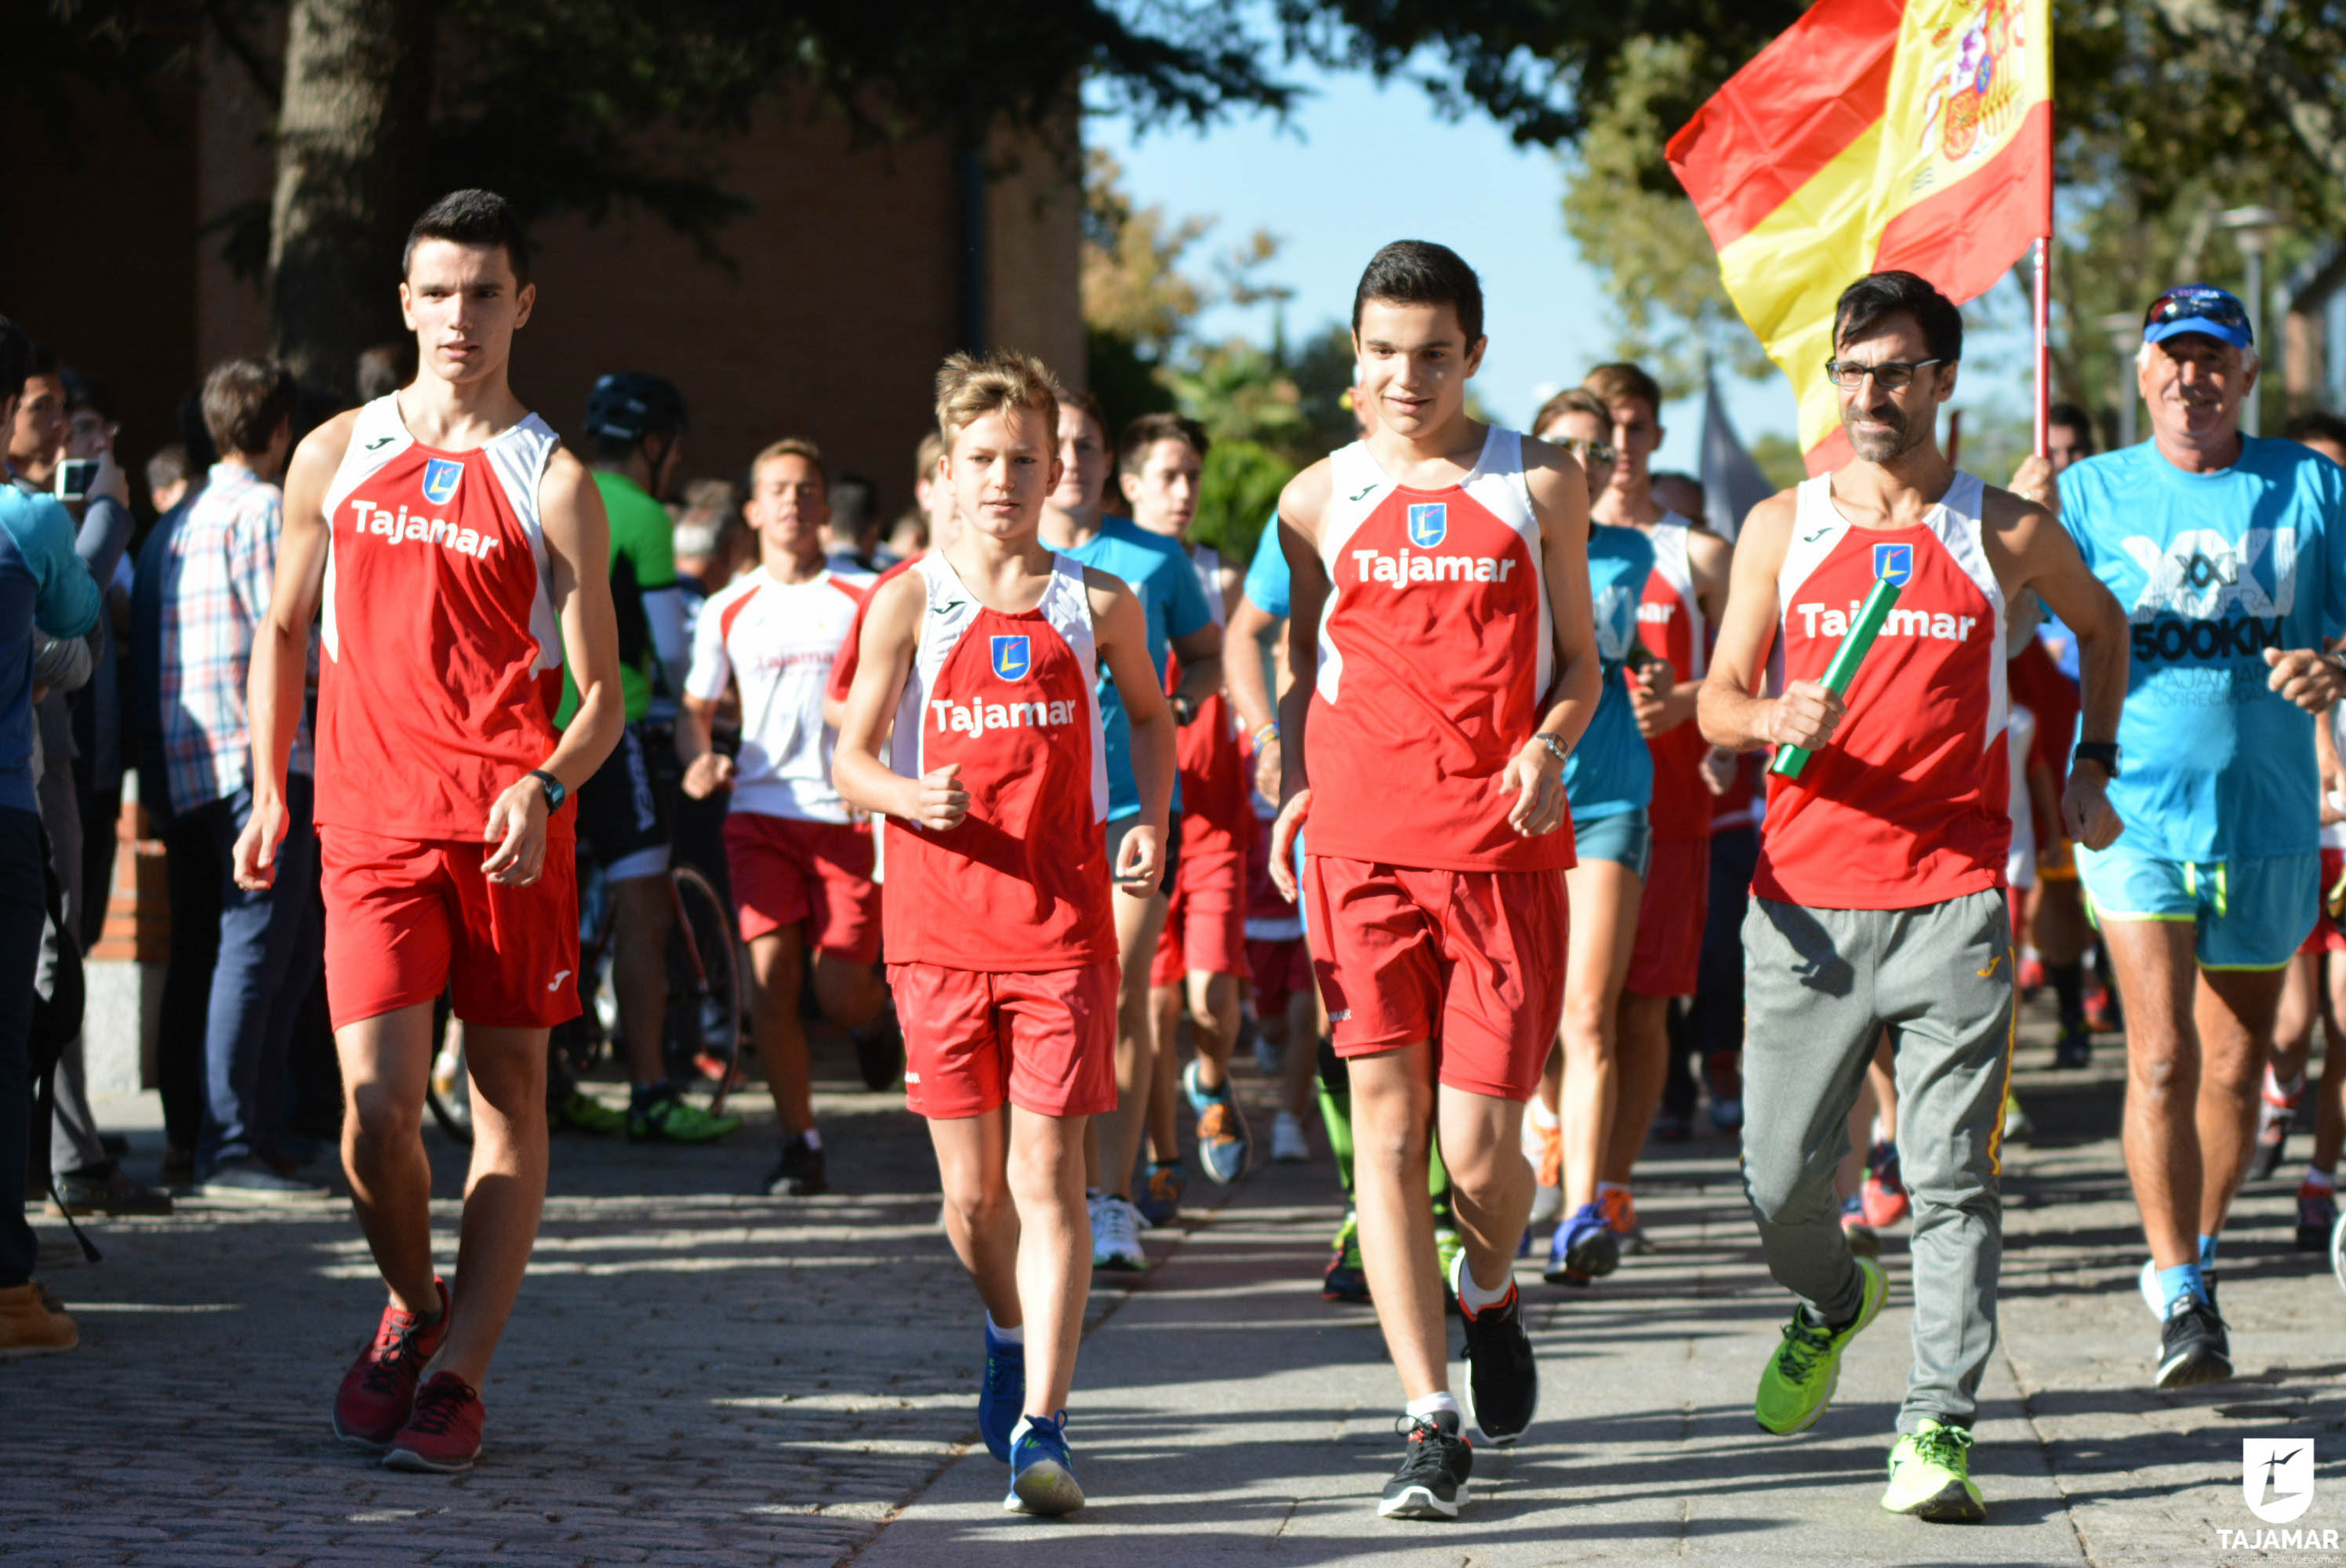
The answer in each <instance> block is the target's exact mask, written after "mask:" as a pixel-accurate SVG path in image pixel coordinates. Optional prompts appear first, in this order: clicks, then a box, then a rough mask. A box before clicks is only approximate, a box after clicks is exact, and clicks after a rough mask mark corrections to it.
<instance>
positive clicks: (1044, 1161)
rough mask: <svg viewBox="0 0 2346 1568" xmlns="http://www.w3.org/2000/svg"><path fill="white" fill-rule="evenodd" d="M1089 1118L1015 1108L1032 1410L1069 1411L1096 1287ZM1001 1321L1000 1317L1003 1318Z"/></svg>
mask: <svg viewBox="0 0 2346 1568" xmlns="http://www.w3.org/2000/svg"><path fill="white" fill-rule="evenodd" d="M1087 1120H1089V1118H1088V1117H1085V1116H1045V1115H1037V1114H1036V1113H1035V1112H1033V1111H1028V1110H1023V1109H1021V1108H1019V1107H1018V1106H1015V1105H1014V1106H1012V1107H1011V1108H1010V1158H1009V1184H1010V1196H1011V1201H1012V1202H1013V1203H1015V1205H1016V1206H1017V1215H1016V1217H1015V1220H1014V1223H1015V1225H1016V1226H1017V1227H1018V1300H1019V1305H1020V1308H1021V1309H1022V1310H1023V1311H1024V1312H1025V1321H1026V1409H1025V1412H1024V1413H1025V1414H1027V1415H1030V1416H1052V1415H1056V1414H1057V1413H1058V1412H1059V1411H1060V1410H1065V1409H1066V1404H1067V1391H1068V1390H1069V1389H1070V1388H1071V1387H1072V1386H1073V1384H1074V1382H1075V1376H1076V1344H1077V1342H1078V1341H1080V1340H1081V1339H1083V1334H1084V1301H1085V1298H1086V1297H1087V1296H1088V1295H1089V1293H1090V1291H1091V1283H1092V1274H1091V1268H1092V1231H1091V1220H1090V1217H1089V1216H1088V1214H1087V1213H1086V1208H1085V1204H1084V1161H1083V1145H1084V1128H1083V1124H1084V1123H1085V1122H1086V1121H1087ZM997 1321H999V1319H997Z"/></svg>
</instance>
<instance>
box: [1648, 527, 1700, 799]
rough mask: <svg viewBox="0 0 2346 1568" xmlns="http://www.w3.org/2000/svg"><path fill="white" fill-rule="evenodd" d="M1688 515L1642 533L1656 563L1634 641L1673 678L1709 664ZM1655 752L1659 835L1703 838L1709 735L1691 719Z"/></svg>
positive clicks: (1656, 743) (1695, 673)
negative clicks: (1704, 766)
mask: <svg viewBox="0 0 2346 1568" xmlns="http://www.w3.org/2000/svg"><path fill="white" fill-rule="evenodd" d="M1688 527H1689V524H1688V522H1687V520H1686V519H1685V518H1683V517H1681V516H1679V515H1678V514H1677V513H1675V512H1672V513H1668V514H1666V515H1664V517H1663V518H1662V520H1661V521H1660V522H1658V523H1657V524H1654V525H1653V527H1652V529H1651V530H1649V531H1648V533H1647V537H1648V538H1650V539H1651V540H1652V541H1653V545H1654V569H1653V572H1652V573H1651V575H1648V576H1647V578H1646V596H1645V599H1644V601H1643V602H1642V603H1640V604H1639V605H1638V606H1637V640H1638V641H1639V642H1642V643H1644V644H1645V645H1646V648H1647V651H1648V652H1650V653H1653V654H1656V655H1658V656H1659V657H1662V658H1666V659H1668V660H1669V662H1670V674H1671V676H1672V677H1673V678H1674V679H1675V680H1676V681H1677V682H1678V685H1680V686H1684V685H1686V684H1687V683H1688V682H1689V681H1698V680H1700V679H1701V678H1702V677H1703V671H1704V670H1705V669H1706V668H1707V667H1708V666H1709V653H1710V649H1709V627H1708V626H1705V625H1704V624H1703V613H1702V601H1701V600H1700V599H1698V598H1697V597H1696V596H1695V590H1694V566H1693V564H1692V562H1691V561H1689V560H1688V555H1687V530H1688ZM1709 748H1710V747H1709V742H1708V741H1706V740H1704V739H1703V738H1702V727H1701V726H1700V725H1698V724H1697V723H1696V722H1695V721H1694V720H1692V719H1688V720H1687V722H1685V723H1684V724H1681V725H1679V726H1678V728H1676V729H1672V730H1669V731H1667V732H1666V733H1664V734H1661V735H1657V736H1655V737H1654V738H1652V739H1650V740H1648V741H1647V749H1648V750H1650V751H1651V752H1653V754H1654V799H1653V805H1652V807H1651V809H1650V812H1649V815H1650V817H1651V819H1652V820H1653V825H1654V837H1655V838H1657V839H1708V838H1709V837H1710V819H1711V812H1712V808H1713V804H1714V800H1713V797H1712V795H1711V793H1710V789H1709V786H1707V785H1705V784H1704V783H1703V781H1702V759H1703V754H1704V753H1705V752H1706V751H1708V750H1709Z"/></svg>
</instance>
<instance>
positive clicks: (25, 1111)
mask: <svg viewBox="0 0 2346 1568" xmlns="http://www.w3.org/2000/svg"><path fill="white" fill-rule="evenodd" d="M28 357H29V355H28V345H27V344H26V341H25V336H24V334H23V333H22V332H20V331H17V329H16V328H15V326H14V325H13V324H12V323H10V322H8V321H5V319H0V429H5V428H7V426H8V425H9V424H10V423H11V422H13V421H14V420H15V413H16V398H17V395H18V393H19V392H21V391H22V389H23V387H24V384H25V368H26V361H27V360H28ZM97 612H98V595H97V583H96V582H95V581H94V580H93V579H92V578H91V576H90V575H89V573H88V571H87V569H85V568H84V567H83V565H82V564H81V559H80V557H79V556H77V555H75V554H74V523H73V518H72V517H71V516H70V515H69V514H67V513H66V509H65V508H64V507H63V506H62V505H60V504H58V503H57V502H56V501H54V500H52V499H50V498H49V497H47V496H36V495H28V494H25V493H24V492H22V491H20V490H17V489H16V488H15V487H14V486H11V485H6V484H0V1353H14V1354H26V1353H31V1352H36V1351H42V1350H69V1349H73V1347H74V1346H75V1345H76V1344H77V1343H79V1342H80V1334H79V1331H78V1330H77V1329H76V1328H75V1327H74V1321H73V1319H71V1318H68V1317H67V1316H66V1314H65V1313H63V1312H62V1311H59V1310H57V1309H56V1308H54V1307H52V1306H50V1305H49V1303H48V1301H47V1299H46V1298H45V1297H44V1296H43V1294H42V1291H41V1288H40V1287H39V1286H38V1285H36V1284H35V1283H34V1282H33V1259H34V1243H33V1231H32V1227H30V1226H28V1225H26V1223H25V1168H26V1154H27V1143H28V1139H29V1135H30V1133H31V1128H32V1085H31V1081H30V1047H31V1039H32V1027H33V1004H34V1003H33V972H34V966H35V964H36V962H38V959H39V956H40V949H41V928H42V925H43V922H44V921H46V918H47V913H48V895H47V890H46V882H45V881H44V876H43V862H44V860H45V858H46V856H45V851H44V850H43V848H42V841H41V820H40V815H39V808H38V806H37V804H36V798H35V795H34V784H33V632H34V630H35V628H36V627H37V628H38V629H40V630H41V631H44V632H46V633H47V634H48V635H49V636H55V637H86V636H89V635H90V633H91V632H92V631H93V630H95V629H96V627H97Z"/></svg>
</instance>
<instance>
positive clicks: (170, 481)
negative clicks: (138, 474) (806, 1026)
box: [147, 441, 196, 490]
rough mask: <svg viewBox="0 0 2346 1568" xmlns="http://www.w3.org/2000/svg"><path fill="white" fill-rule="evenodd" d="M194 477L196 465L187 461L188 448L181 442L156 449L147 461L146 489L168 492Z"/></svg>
mask: <svg viewBox="0 0 2346 1568" xmlns="http://www.w3.org/2000/svg"><path fill="white" fill-rule="evenodd" d="M195 476H196V465H195V464H194V463H191V462H189V460H188V448H187V445H186V443H183V442H177V441H174V442H171V443H168V444H167V445H164V446H160V447H158V448H157V449H156V451H155V455H154V456H152V457H150V458H148V460H147V488H148V489H149V490H168V489H169V488H170V487H171V486H172V485H174V484H179V482H180V481H181V480H183V479H193V478H194V477H195Z"/></svg>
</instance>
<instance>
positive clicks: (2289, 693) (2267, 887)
mask: <svg viewBox="0 0 2346 1568" xmlns="http://www.w3.org/2000/svg"><path fill="white" fill-rule="evenodd" d="M2137 365H2138V367H2139V370H2138V380H2139V384H2140V388H2141V392H2142V395H2143V398H2144V401H2145V402H2147V405H2148V407H2149V411H2150V425H2151V439H2150V440H2149V441H2147V442H2144V443H2141V444H2139V445H2137V446H2133V447H2129V448H2127V449H2125V450H2123V451H2119V452H2113V453H2106V454H2104V455H2102V456H2100V457H2093V458H2087V459H2086V460H2085V461H2083V462H2080V463H2073V464H2071V465H2070V466H2069V467H2068V468H2067V469H2066V470H2065V471H2064V472H2063V473H2062V474H2061V477H2060V481H2059V503H2060V509H2061V520H2062V522H2063V524H2065V525H2066V527H2067V528H2068V530H2069V532H2070V534H2071V535H2074V536H2075V537H2076V541H2077V546H2078V548H2079V550H2080V551H2081V552H2082V553H2083V554H2084V555H2085V558H2086V565H2088V566H2090V567H2091V568H2092V569H2093V571H2094V573H2095V575H2096V576H2098V577H2100V578H2101V580H2102V581H2103V582H2104V583H2105V584H2106V585H2108V586H2109V588H2110V590H2111V592H2112V593H2114V594H2115V595H2116V596H2117V599H2118V602H2119V603H2120V604H2121V605H2123V606H2125V607H2126V609H2127V618H2128V620H2129V621H2130V623H2131V628H2130V629H2131V632H2132V658H2131V661H2130V663H2129V667H2128V670H2127V703H2126V711H2125V716H2124V718H2122V720H2121V721H2120V723H2119V726H2118V748H2119V749H2120V750H2121V752H2122V755H2117V756H2112V755H2106V753H2107V752H2108V750H2109V748H2095V747H2089V746H2086V745H2084V744H2080V746H2079V747H2078V748H2077V765H2078V766H2080V767H2094V766H2100V767H2103V768H2104V769H2106V771H2108V772H2109V773H2110V774H2111V775H2112V779H2111V781H2110V785H2109V799H2110V804H2111V805H2112V806H2114V807H2115V808H2117V812H2118V814H2119V816H2120V817H2121V818H2122V819H2123V820H2125V823H2126V832H2125V836H2124V837H2122V838H2120V839H2119V840H2117V842H2116V843H2115V844H2113V845H2111V846H2110V847H2109V848H2108V849H2106V850H2101V851H2100V852H2098V853H2096V852H2094V851H2090V850H2086V849H2085V848H2084V847H2083V846H2082V845H2081V846H2080V847H2079V848H2078V850H2077V871H2078V875H2079V878H2080V880H2081V881H2083V882H2084V884H2085V888H2086V896H2087V898H2088V899H2089V900H2090V901H2091V902H2092V906H2093V909H2094V912H2095V915H2096V919H2097V921H2099V922H2100V924H2101V927H2102V932H2103V940H2104V942H2106V944H2107V946H2108V948H2109V952H2110V957H2111V960H2112V961H2113V962H2114V963H2115V965H2116V967H2117V978H2118V988H2119V992H2120V994H2121V996H2122V997H2123V999H2124V1001H2125V1003H2126V1013H2127V1025H2128V1027H2127V1058H2128V1061H2127V1065H2128V1068H2129V1074H2130V1076H2129V1084H2128V1091H2127V1112H2126V1115H2127V1139H2126V1152H2127V1169H2128V1171H2129V1173H2130V1174H2131V1176H2133V1179H2134V1188H2135V1198H2136V1202H2137V1205H2138V1206H2139V1207H2140V1208H2141V1211H2142V1220H2143V1229H2144V1232H2145V1233H2146V1235H2147V1237H2148V1239H2149V1242H2150V1254H2151V1256H2150V1258H2149V1260H2148V1261H2147V1262H2146V1263H2145V1264H2144V1265H2143V1268H2142V1278H2141V1285H2142V1292H2143V1296H2144V1298H2145V1299H2146V1301H2147V1303H2148V1304H2149V1305H2150V1307H2151V1308H2152V1310H2153V1311H2155V1312H2157V1314H2158V1316H2159V1319H2160V1321H2161V1339H2160V1346H2159V1352H2158V1359H2157V1370H2156V1372H2155V1374H2154V1378H2153V1381H2154V1382H2155V1384H2156V1385H2157V1387H2159V1388H2184V1387H2188V1386H2191V1385H2193V1384H2197V1383H2205V1382H2214V1381H2218V1380H2222V1379H2225V1378H2229V1377H2230V1376H2231V1375H2232V1363H2231V1350H2230V1344H2229V1338H2228V1336H2227V1333H2226V1329H2225V1325H2224V1322H2223V1320H2222V1319H2221V1318H2219V1316H2218V1315H2217V1312H2216V1305H2215V1293H2214V1289H2213V1287H2212V1285H2211V1284H2210V1282H2209V1280H2208V1269H2209V1268H2212V1267H2213V1265H2214V1262H2215V1254H2216V1237H2217V1233H2218V1232H2219V1228H2220V1226H2221V1223H2222V1216H2223V1215H2224V1213H2225V1211H2226V1210H2227V1208H2228V1207H2229V1205H2230V1202H2231V1198H2232V1194H2233V1192H2234V1190H2235V1188H2236V1187H2237V1186H2239V1181H2240V1178H2241V1176H2243V1174H2244V1173H2245V1172H2246V1169H2247V1166H2248V1161H2249V1156H2250V1154H2251V1153H2252V1151H2253V1149H2254V1145H2255V1135H2256V1116H2257V1112H2256V1107H2257V1101H2258V1091H2259V1087H2260V1085H2261V1082H2262V1077H2263V1070H2264V1063H2265V1058H2266V1055H2267V1053H2268V1052H2269V1051H2270V1046H2271V1038H2272V1027H2273V1018H2274V1012H2275V1009H2276V1007H2277V1006H2278V1004H2279V1002H2280V991H2281V986H2282V982H2283V976H2284V973H2285V969H2286V966H2287V964H2288V963H2289V961H2290V956H2291V955H2292V954H2293V953H2295V952H2296V951H2297V949H2298V946H2299V944H2300V942H2303V941H2304V939H2305V936H2306V934H2307V932H2310V930H2311V929H2312V927H2313V921H2314V916H2315V913H2316V910H2317V901H2318V899H2319V896H2320V895H2319V891H2318V889H2319V883H2320V863H2321V859H2320V852H2319V846H2318V841H2317V840H2318V834H2319V830H2320V816H2319V808H2318V804H2317V798H2318V796H2319V794H2320V782H2319V779H2318V777H2317V770H2316V766H2315V762H2314V753H2313V723H2314V720H2313V717H2312V715H2313V714H2314V713H2317V712H2320V711H2321V710H2323V709H2325V708H2328V707H2329V706H2330V705H2331V704H2332V703H2334V702H2335V701H2336V700H2337V699H2338V698H2339V697H2340V696H2341V693H2346V673H2341V670H2340V668H2339V667H2338V665H2337V664H2336V662H2335V661H2334V659H2332V658H2331V657H2327V656H2325V655H2324V653H2323V652H2322V650H2323V649H2324V648H2326V647H2328V646H2329V643H2330V641H2331V639H2332V638H2333V637H2335V636H2338V634H2339V633H2340V632H2341V629H2346V473H2341V471H2340V470H2339V469H2338V468H2337V467H2336V466H2335V465H2334V464H2332V463H2330V462H2328V461H2327V460H2326V459H2324V458H2322V457H2321V456H2319V455H2317V454H2316V453H2312V452H2310V451H2309V450H2308V449H2306V448H2304V447H2302V446H2300V445H2298V444H2297V443H2294V442H2285V441H2260V440H2259V439H2258V438H2257V437H2255V436H2251V435H2243V434H2242V433H2240V430H2239V410H2240V405H2241V403H2242V402H2244V401H2245V400H2246V398H2247V397H2248V396H2249V395H2250V393H2251V392H2252V389H2253V388H2254V386H2255V382H2256V372H2257V361H2256V351H2255V345H2254V341H2253V338H2252V336H2251V333H2250V330H2249V317H2248V312H2247V311H2246V310H2245V309H2244V308H2243V307H2242V306H2241V304H2240V302H2239V300H2236V299H2234V298H2232V296H2231V295H2229V294H2227V293H2225V292H2224V291H2223V290H2219V289H2211V288H2208V287H2207V286H2205V285H2202V284H2186V285H2184V286H2182V287H2180V288H2176V289H2170V290H2168V291H2167V292H2166V293H2165V294H2162V295H2160V296H2159V298H2158V299H2157V300H2155V301H2154V302H2153V303H2152V305H2151V307H2150V310H2149V311H2148V312H2147V314H2146V316H2145V318H2144V324H2143V347H2142V350H2141V351H2140V356H2139V358H2138V360H2137ZM2097 751H2099V752H2103V753H2105V755H2104V756H2102V757H2100V758H2096V756H2095V755H2094V754H2095V753H2096V752H2097ZM2195 971H2196V975H2195ZM2170 1080H2172V1081H2173V1082H2175V1083H2178V1084H2189V1083H2192V1082H2194V1081H2195V1080H2196V1081H2197V1083H2198V1094H2197V1097H2196V1101H2195V1099H2194V1097H2192V1096H2190V1095H2180V1094H2172V1093H2161V1092H2158V1090H2157V1087H2156V1086H2157V1085H2162V1084H2166V1083H2168V1081H2170ZM2203 1133H2207V1134H2210V1135H2203ZM2187 1172H2196V1173H2197V1174H2198V1182H2197V1186H2196V1188H2194V1187H2192V1186H2185V1187H2184V1189H2183V1190H2180V1191H2178V1190H2175V1189H2176V1187H2177V1186H2178V1183H2177V1180H2176V1178H2177V1176H2178V1174H2180V1173H2187ZM2187 1180H2188V1178H2187Z"/></svg>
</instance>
